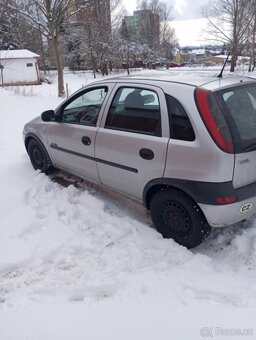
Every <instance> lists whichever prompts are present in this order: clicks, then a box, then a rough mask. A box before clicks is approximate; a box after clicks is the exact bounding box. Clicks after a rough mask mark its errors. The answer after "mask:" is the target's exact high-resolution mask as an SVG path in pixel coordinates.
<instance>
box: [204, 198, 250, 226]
mask: <svg viewBox="0 0 256 340" xmlns="http://www.w3.org/2000/svg"><path fill="white" fill-rule="evenodd" d="M199 207H200V208H201V209H202V211H203V213H204V215H205V217H206V219H207V221H208V223H209V225H210V226H211V227H225V226H227V225H230V224H234V223H237V222H240V221H242V220H245V219H248V218H249V217H251V216H252V215H253V214H255V213H256V196H254V197H251V198H249V199H245V200H243V201H238V202H235V203H232V204H228V205H210V204H202V203H199Z"/></svg>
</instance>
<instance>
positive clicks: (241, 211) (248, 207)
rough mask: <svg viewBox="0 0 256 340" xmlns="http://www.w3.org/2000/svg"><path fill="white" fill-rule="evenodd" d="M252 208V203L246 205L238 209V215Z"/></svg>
mask: <svg viewBox="0 0 256 340" xmlns="http://www.w3.org/2000/svg"><path fill="white" fill-rule="evenodd" d="M251 208H252V203H246V204H244V205H243V206H242V207H241V208H240V214H244V213H246V212H247V211H248V210H250V209H251Z"/></svg>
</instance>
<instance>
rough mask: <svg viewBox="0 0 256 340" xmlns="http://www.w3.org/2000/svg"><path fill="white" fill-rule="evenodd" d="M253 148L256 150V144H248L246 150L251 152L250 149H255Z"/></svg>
mask: <svg viewBox="0 0 256 340" xmlns="http://www.w3.org/2000/svg"><path fill="white" fill-rule="evenodd" d="M253 150H256V144H252V145H250V146H248V147H247V148H246V149H245V150H244V151H245V152H249V151H253Z"/></svg>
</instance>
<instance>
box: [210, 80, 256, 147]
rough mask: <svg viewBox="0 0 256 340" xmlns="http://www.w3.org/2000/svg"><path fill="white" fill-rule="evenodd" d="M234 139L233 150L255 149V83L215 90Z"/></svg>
mask: <svg viewBox="0 0 256 340" xmlns="http://www.w3.org/2000/svg"><path fill="white" fill-rule="evenodd" d="M215 95H216V96H217V100H218V102H219V104H220V106H221V107H222V110H223V113H224V116H225V118H226V120H227V122H228V125H229V128H230V131H231V134H232V136H233V140H234V146H235V152H236V153H242V152H249V151H253V150H256V83H254V84H243V85H239V86H234V87H230V88H227V89H224V90H221V91H217V92H215Z"/></svg>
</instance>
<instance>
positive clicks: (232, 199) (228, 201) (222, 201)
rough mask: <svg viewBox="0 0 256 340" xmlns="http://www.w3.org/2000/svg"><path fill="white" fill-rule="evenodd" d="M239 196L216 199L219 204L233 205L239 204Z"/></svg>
mask: <svg viewBox="0 0 256 340" xmlns="http://www.w3.org/2000/svg"><path fill="white" fill-rule="evenodd" d="M237 200H238V198H237V196H227V197H216V199H215V201H216V203H217V204H220V205H224V204H232V203H235V202H237Z"/></svg>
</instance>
